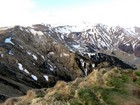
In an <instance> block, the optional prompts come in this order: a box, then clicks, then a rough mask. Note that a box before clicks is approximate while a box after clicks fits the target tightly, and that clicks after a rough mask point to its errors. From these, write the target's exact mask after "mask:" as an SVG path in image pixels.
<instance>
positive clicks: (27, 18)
mask: <svg viewBox="0 0 140 105" xmlns="http://www.w3.org/2000/svg"><path fill="white" fill-rule="evenodd" d="M139 10H140V0H0V26H12V25H31V24H35V23H50V24H70V25H74V24H78V23H81V22H91V23H103V24H106V25H121V26H126V27H127V26H128V27H130V26H140V13H139Z"/></svg>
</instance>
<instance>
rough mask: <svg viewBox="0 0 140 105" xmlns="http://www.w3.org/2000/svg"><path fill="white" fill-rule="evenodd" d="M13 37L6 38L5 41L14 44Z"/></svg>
mask: <svg viewBox="0 0 140 105" xmlns="http://www.w3.org/2000/svg"><path fill="white" fill-rule="evenodd" d="M11 39H12V38H11V37H9V38H6V39H5V43H10V44H12V45H14V43H13V42H12V41H11Z"/></svg>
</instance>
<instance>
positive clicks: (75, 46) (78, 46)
mask: <svg viewBox="0 0 140 105" xmlns="http://www.w3.org/2000/svg"><path fill="white" fill-rule="evenodd" d="M72 46H73V47H74V48H76V49H78V48H80V45H79V44H78V45H72Z"/></svg>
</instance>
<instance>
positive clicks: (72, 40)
mask: <svg viewBox="0 0 140 105" xmlns="http://www.w3.org/2000/svg"><path fill="white" fill-rule="evenodd" d="M52 30H53V32H54V33H56V34H54V33H52V37H54V35H55V37H57V39H58V40H60V41H62V42H65V43H66V44H67V45H68V46H71V48H74V49H81V50H84V51H99V50H117V49H119V50H122V51H124V52H127V53H130V54H133V53H134V54H135V55H136V56H140V54H139V45H140V28H138V27H133V28H123V27H120V26H114V27H110V26H107V25H102V24H96V25H92V26H85V27H82V28H81V27H80V28H78V26H58V27H53V28H52Z"/></svg>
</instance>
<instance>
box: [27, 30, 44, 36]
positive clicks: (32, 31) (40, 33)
mask: <svg viewBox="0 0 140 105" xmlns="http://www.w3.org/2000/svg"><path fill="white" fill-rule="evenodd" d="M30 31H31V33H32V34H34V35H44V34H43V32H42V31H36V30H34V29H30Z"/></svg>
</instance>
